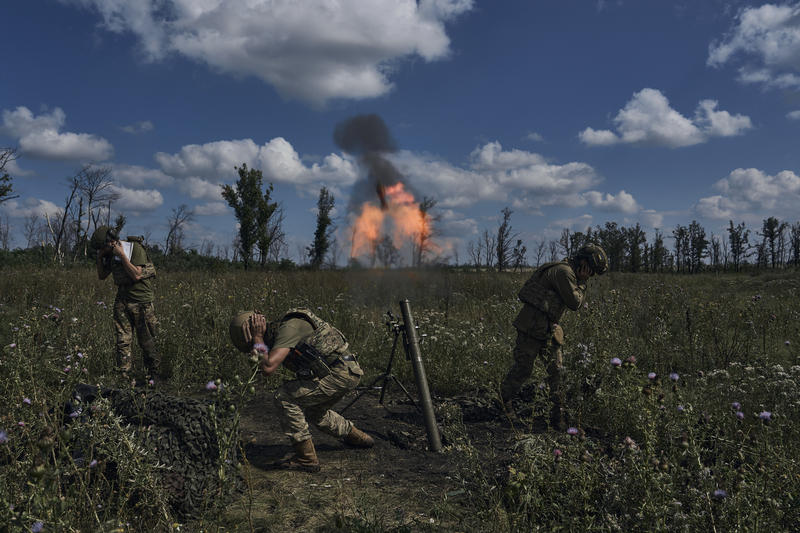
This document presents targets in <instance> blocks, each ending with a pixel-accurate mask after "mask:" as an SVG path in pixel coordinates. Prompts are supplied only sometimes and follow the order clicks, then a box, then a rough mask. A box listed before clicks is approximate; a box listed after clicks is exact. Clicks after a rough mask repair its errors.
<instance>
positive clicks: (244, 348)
mask: <svg viewBox="0 0 800 533" xmlns="http://www.w3.org/2000/svg"><path fill="white" fill-rule="evenodd" d="M254 314H255V311H243V312H241V313H239V314H238V315H235V316H234V317H233V318H231V323H230V325H229V326H228V333H230V336H231V342H233V345H234V346H236V349H237V350H239V351H240V352H243V353H247V352H249V351H250V350H251V349H252V348H253V343H252V342H247V341H246V340H245V338H244V333H243V332H242V325H244V324H245V323H246V322H247V321H248V320H250V317H251V316H253V315H254Z"/></svg>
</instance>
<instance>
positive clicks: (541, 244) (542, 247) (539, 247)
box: [536, 239, 547, 268]
mask: <svg viewBox="0 0 800 533" xmlns="http://www.w3.org/2000/svg"><path fill="white" fill-rule="evenodd" d="M546 247H547V242H546V241H545V240H544V239H539V240H538V241H536V267H537V268H538V267H539V266H540V265H541V264H542V259H544V253H545V251H546Z"/></svg>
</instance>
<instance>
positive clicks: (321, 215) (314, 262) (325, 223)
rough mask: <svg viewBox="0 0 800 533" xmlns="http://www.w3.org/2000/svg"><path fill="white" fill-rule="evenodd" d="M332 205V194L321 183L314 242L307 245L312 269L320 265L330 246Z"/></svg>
mask: <svg viewBox="0 0 800 533" xmlns="http://www.w3.org/2000/svg"><path fill="white" fill-rule="evenodd" d="M333 206H334V198H333V195H332V194H331V192H330V191H329V190H328V188H327V187H325V186H324V185H323V186H322V188H321V189H320V190H319V198H318V199H317V229H316V230H315V231H314V242H313V243H311V245H310V246H309V247H308V258H309V260H310V264H311V268H313V269H318V268H319V267H321V266H322V264H323V262H324V261H325V255H326V254H327V253H328V250H329V249H330V247H331V233H332V232H333V229H334V228H333V221H332V220H331V211H332V210H333Z"/></svg>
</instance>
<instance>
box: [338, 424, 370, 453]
mask: <svg viewBox="0 0 800 533" xmlns="http://www.w3.org/2000/svg"><path fill="white" fill-rule="evenodd" d="M344 442H345V444H349V445H350V446H355V447H356V448H372V447H373V446H374V445H375V440H374V439H373V438H372V437H370V436H369V435H367V434H366V433H364V432H363V431H361V430H360V429H358V428H357V427H355V426H353V429H351V430H350V433H348V434H347V436H346V437H345V438H344Z"/></svg>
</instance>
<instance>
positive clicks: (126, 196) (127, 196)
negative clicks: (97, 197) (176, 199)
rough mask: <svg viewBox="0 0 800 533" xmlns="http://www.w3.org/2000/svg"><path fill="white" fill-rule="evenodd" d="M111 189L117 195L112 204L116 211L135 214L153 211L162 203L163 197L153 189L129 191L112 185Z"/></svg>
mask: <svg viewBox="0 0 800 533" xmlns="http://www.w3.org/2000/svg"><path fill="white" fill-rule="evenodd" d="M111 189H112V191H113V192H114V193H115V194H117V195H119V199H118V200H117V202H116V203H115V204H114V207H115V208H116V209H120V210H130V211H135V212H142V211H153V210H154V209H157V208H159V207H160V206H161V204H163V203H164V197H163V196H161V193H160V192H158V191H157V190H155V189H129V188H128V187H122V186H119V185H113V186H112V187H111Z"/></svg>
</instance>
